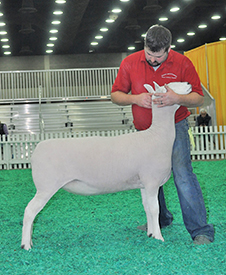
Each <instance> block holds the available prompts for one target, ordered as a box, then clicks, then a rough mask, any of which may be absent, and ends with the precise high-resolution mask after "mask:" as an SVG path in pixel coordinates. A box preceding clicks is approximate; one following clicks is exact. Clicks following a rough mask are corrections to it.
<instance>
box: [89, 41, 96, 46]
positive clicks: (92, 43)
mask: <svg viewBox="0 0 226 275" xmlns="http://www.w3.org/2000/svg"><path fill="white" fill-rule="evenodd" d="M90 44H91V45H92V46H96V45H98V42H91V43H90Z"/></svg>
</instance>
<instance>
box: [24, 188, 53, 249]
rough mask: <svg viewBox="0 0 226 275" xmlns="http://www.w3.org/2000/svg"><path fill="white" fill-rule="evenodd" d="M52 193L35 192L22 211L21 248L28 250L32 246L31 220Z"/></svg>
mask: <svg viewBox="0 0 226 275" xmlns="http://www.w3.org/2000/svg"><path fill="white" fill-rule="evenodd" d="M52 196H53V194H51V195H50V194H49V193H41V192H37V193H36V194H35V196H34V198H33V199H32V200H31V201H30V202H29V203H28V205H27V207H26V208H25V211H24V219H23V229H22V240H21V248H23V249H25V250H29V249H31V247H32V245H33V244H32V231H33V221H34V219H35V217H36V215H37V214H38V213H39V212H40V211H41V210H42V209H43V207H44V206H45V205H46V203H47V202H48V201H49V199H50V198H51V197H52Z"/></svg>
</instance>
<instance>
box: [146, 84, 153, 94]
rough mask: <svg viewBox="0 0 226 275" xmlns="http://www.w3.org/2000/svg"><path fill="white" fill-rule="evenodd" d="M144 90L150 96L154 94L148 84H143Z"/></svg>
mask: <svg viewBox="0 0 226 275" xmlns="http://www.w3.org/2000/svg"><path fill="white" fill-rule="evenodd" d="M144 88H145V89H146V90H147V91H148V92H149V93H151V94H154V93H155V91H154V89H153V88H152V86H151V85H149V84H144Z"/></svg>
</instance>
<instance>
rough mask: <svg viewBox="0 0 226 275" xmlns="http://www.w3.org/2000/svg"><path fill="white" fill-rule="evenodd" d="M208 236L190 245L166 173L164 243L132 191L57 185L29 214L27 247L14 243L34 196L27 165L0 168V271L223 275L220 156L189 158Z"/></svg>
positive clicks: (225, 235)
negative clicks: (169, 219)
mask: <svg viewBox="0 0 226 275" xmlns="http://www.w3.org/2000/svg"><path fill="white" fill-rule="evenodd" d="M193 167H194V172H195V173H196V175H197V177H198V179H199V182H200V185H201V187H202V190H203V195H204V199H205V204H206V208H207V211H208V220H209V222H210V223H213V224H214V227H215V241H214V242H213V243H212V244H209V245H202V246H195V245H193V243H192V240H191V238H190V235H189V234H188V233H187V231H186V229H185V226H184V224H183V220H182V217H181V211H180V206H179V202H178V197H177V194H176V189H175V186H174V183H173V179H172V177H171V178H170V180H169V181H168V182H167V183H166V184H165V186H164V190H165V196H166V201H167V205H168V208H169V210H170V211H171V212H172V213H173V215H174V221H173V225H171V226H170V227H167V228H165V229H162V234H163V237H164V239H165V242H161V241H159V240H155V239H151V238H148V237H147V236H146V233H145V232H142V231H139V230H137V229H136V227H137V226H138V225H141V224H144V223H145V222H146V218H145V213H144V210H143V206H142V202H141V196H140V191H139V190H131V191H126V192H120V193H116V194H107V195H100V196H89V197H83V196H78V195H73V194H70V193H67V192H66V191H64V190H60V191H59V192H57V193H56V195H55V196H54V197H53V198H52V199H51V200H50V201H49V202H48V204H47V205H46V206H45V208H44V209H43V210H42V211H41V212H40V213H39V215H38V216H37V217H36V219H35V223H34V232H33V244H34V247H33V248H32V250H30V251H25V250H22V249H21V248H20V242H21V229H22V220H23V212H24V209H25V207H26V205H27V203H28V202H29V201H30V200H31V199H32V197H33V196H34V194H35V187H34V185H33V181H32V177H31V170H30V169H28V170H10V171H6V170H1V171H0V228H1V235H0V253H1V254H0V274H11V275H15V274H26V275H27V274H28V275H33V274H38V275H40V274H55V275H57V274H95V275H99V274H106V275H111V274H125V275H133V274H135V275H148V274H151V275H152V274H153V275H156V274H164V275H166V274H183V275H185V274H189V275H190V274H198V275H200V274H211V275H213V274H217V275H219V274H226V214H225V210H226V198H225V196H226V160H220V161H203V162H201V161H200V162H194V163H193Z"/></svg>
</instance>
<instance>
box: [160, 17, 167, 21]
mask: <svg viewBox="0 0 226 275" xmlns="http://www.w3.org/2000/svg"><path fill="white" fill-rule="evenodd" d="M167 20H168V18H167V17H160V18H159V21H167Z"/></svg>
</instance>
